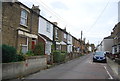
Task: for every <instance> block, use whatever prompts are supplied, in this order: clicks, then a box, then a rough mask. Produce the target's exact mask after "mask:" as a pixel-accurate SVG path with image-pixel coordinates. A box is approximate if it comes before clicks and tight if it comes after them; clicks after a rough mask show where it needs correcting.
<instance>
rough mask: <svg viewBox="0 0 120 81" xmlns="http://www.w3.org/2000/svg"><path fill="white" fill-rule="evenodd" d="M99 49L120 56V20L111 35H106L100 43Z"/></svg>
mask: <svg viewBox="0 0 120 81" xmlns="http://www.w3.org/2000/svg"><path fill="white" fill-rule="evenodd" d="M97 48H98V51H107V52H110V53H112V54H113V55H114V58H115V57H116V58H118V57H119V58H120V22H119V23H118V24H116V25H115V27H114V28H113V31H112V32H111V35H110V36H108V37H105V38H104V39H103V41H102V42H101V43H100V44H99V45H98V47H97Z"/></svg>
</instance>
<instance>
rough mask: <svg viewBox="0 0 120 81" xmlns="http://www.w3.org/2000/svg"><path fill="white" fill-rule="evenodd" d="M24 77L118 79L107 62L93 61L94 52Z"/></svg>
mask: <svg viewBox="0 0 120 81" xmlns="http://www.w3.org/2000/svg"><path fill="white" fill-rule="evenodd" d="M24 79H116V75H115V74H114V73H113V72H112V70H111V69H110V67H109V66H108V65H107V63H96V62H92V54H89V55H85V56H82V57H80V58H77V59H74V60H71V61H69V62H66V63H64V64H61V65H58V66H55V67H53V68H50V69H47V70H42V71H40V72H38V73H35V74H32V75H29V76H27V77H24Z"/></svg>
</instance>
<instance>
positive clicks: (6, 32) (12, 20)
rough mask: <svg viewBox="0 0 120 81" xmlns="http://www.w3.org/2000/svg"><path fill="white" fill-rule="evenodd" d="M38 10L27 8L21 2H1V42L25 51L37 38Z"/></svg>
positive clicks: (35, 7) (34, 7) (36, 8)
mask: <svg viewBox="0 0 120 81" xmlns="http://www.w3.org/2000/svg"><path fill="white" fill-rule="evenodd" d="M39 13H40V10H39V8H38V7H37V6H33V7H32V9H30V8H28V7H27V6H25V5H24V4H22V3H21V2H3V3H2V44H7V45H10V46H14V47H15V48H16V49H17V51H18V52H20V51H21V52H23V53H26V52H27V51H28V50H29V49H32V48H33V47H34V45H35V44H36V43H37V40H38V35H37V34H38V24H39Z"/></svg>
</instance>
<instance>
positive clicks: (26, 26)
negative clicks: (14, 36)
mask: <svg viewBox="0 0 120 81" xmlns="http://www.w3.org/2000/svg"><path fill="white" fill-rule="evenodd" d="M20 25H21V26H24V27H26V28H27V27H28V26H26V25H24V24H20Z"/></svg>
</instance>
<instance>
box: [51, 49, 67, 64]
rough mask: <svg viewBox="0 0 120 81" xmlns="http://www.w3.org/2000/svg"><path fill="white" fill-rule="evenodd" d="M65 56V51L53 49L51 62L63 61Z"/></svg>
mask: <svg viewBox="0 0 120 81" xmlns="http://www.w3.org/2000/svg"><path fill="white" fill-rule="evenodd" d="M65 58H66V52H60V51H54V52H53V62H54V63H61V62H64V61H65Z"/></svg>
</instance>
